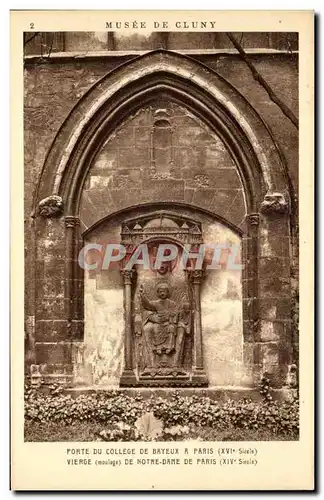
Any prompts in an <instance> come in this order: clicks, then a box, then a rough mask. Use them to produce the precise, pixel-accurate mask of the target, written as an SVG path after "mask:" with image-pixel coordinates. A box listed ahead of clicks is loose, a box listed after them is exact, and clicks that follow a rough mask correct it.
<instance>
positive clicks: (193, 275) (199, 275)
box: [186, 269, 204, 285]
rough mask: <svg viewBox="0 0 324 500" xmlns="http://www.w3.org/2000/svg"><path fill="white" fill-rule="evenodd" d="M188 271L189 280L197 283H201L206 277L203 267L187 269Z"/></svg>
mask: <svg viewBox="0 0 324 500" xmlns="http://www.w3.org/2000/svg"><path fill="white" fill-rule="evenodd" d="M186 272H187V273H188V278H189V280H190V281H191V282H192V283H193V284H194V285H195V284H197V285H200V283H201V282H202V280H203V277H204V271H203V270H202V269H186Z"/></svg>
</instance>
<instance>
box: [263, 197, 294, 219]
mask: <svg viewBox="0 0 324 500" xmlns="http://www.w3.org/2000/svg"><path fill="white" fill-rule="evenodd" d="M260 211H261V213H262V214H265V215H274V216H275V215H283V214H287V213H288V211H289V204H288V202H287V200H286V197H285V195H284V194H283V193H275V192H268V193H267V194H266V195H265V197H264V200H263V202H262V203H261V208H260Z"/></svg>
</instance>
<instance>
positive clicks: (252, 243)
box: [242, 213, 260, 385]
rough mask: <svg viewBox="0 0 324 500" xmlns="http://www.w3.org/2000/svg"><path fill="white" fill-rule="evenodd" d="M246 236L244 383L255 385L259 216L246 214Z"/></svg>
mask: <svg viewBox="0 0 324 500" xmlns="http://www.w3.org/2000/svg"><path fill="white" fill-rule="evenodd" d="M245 223H246V234H245V235H244V237H243V240H242V257H243V259H242V261H243V264H244V265H243V271H242V292H243V297H242V299H243V300H242V302H243V360H244V366H245V369H246V383H247V384H248V385H250V384H251V385H254V384H255V380H254V378H255V377H258V369H257V367H256V360H255V341H256V338H257V335H258V325H259V316H258V315H259V291H258V287H259V284H258V256H259V248H258V247H259V243H258V236H259V223H260V214H259V213H251V214H247V215H246V218H245Z"/></svg>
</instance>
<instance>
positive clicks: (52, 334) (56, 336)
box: [35, 320, 70, 342]
mask: <svg viewBox="0 0 324 500" xmlns="http://www.w3.org/2000/svg"><path fill="white" fill-rule="evenodd" d="M35 335H36V341H37V342H60V341H62V340H69V335H70V334H69V330H68V328H67V321H66V320H38V321H37V322H36V330H35Z"/></svg>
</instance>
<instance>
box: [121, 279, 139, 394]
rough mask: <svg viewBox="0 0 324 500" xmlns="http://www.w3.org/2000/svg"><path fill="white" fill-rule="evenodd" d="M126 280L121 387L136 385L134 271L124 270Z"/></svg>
mask: <svg viewBox="0 0 324 500" xmlns="http://www.w3.org/2000/svg"><path fill="white" fill-rule="evenodd" d="M121 274H122V276H123V278H124V325H125V334H124V370H123V373H122V375H121V378H120V386H121V387H123V386H128V387H129V386H132V385H133V386H134V385H136V382H137V381H136V376H135V373H134V369H133V328H132V321H133V318H132V279H133V277H134V271H133V270H122V271H121Z"/></svg>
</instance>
